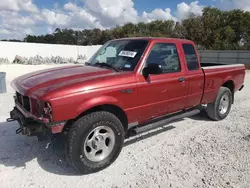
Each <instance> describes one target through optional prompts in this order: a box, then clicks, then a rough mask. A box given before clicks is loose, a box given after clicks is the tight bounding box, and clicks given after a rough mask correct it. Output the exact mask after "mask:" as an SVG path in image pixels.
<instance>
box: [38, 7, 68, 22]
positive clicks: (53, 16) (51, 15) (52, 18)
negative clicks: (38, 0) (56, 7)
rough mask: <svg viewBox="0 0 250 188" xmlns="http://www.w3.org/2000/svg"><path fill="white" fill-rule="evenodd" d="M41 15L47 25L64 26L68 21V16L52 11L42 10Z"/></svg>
mask: <svg viewBox="0 0 250 188" xmlns="http://www.w3.org/2000/svg"><path fill="white" fill-rule="evenodd" d="M41 15H42V17H43V18H44V20H45V21H46V22H47V23H48V24H49V25H56V26H66V25H68V24H69V21H70V16H69V15H67V14H64V13H60V12H55V11H53V10H48V9H43V10H42V12H41Z"/></svg>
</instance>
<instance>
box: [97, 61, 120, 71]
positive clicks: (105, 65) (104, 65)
mask: <svg viewBox="0 0 250 188" xmlns="http://www.w3.org/2000/svg"><path fill="white" fill-rule="evenodd" d="M94 65H99V66H103V67H108V68H111V69H113V70H115V71H116V72H120V71H119V70H118V69H117V68H115V67H113V66H112V65H110V64H108V63H95V64H94Z"/></svg>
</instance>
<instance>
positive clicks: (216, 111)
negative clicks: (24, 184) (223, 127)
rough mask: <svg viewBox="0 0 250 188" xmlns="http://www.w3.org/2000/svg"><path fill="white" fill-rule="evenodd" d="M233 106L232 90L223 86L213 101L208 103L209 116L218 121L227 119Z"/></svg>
mask: <svg viewBox="0 0 250 188" xmlns="http://www.w3.org/2000/svg"><path fill="white" fill-rule="evenodd" d="M231 106H232V92H231V91H230V89H228V88H226V87H221V88H220V90H219V93H218V95H217V97H216V99H215V101H214V102H213V103H210V104H208V105H207V114H208V116H209V117H210V118H211V119H213V120H216V121H219V120H223V119H225V118H226V117H227V116H228V114H229V112H230V110H231Z"/></svg>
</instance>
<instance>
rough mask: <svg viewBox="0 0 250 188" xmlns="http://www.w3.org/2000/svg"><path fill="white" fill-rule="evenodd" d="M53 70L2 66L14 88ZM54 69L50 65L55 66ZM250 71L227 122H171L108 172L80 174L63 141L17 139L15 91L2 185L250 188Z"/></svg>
mask: <svg viewBox="0 0 250 188" xmlns="http://www.w3.org/2000/svg"><path fill="white" fill-rule="evenodd" d="M45 67H49V66H48V65H47V66H25V65H8V66H7V65H0V70H1V71H6V72H7V83H8V84H9V82H10V80H12V79H13V78H14V77H15V76H17V75H20V74H23V73H25V72H29V71H34V70H37V69H41V68H45ZM50 67H51V66H50ZM249 83H250V71H248V72H247V77H246V82H245V86H246V87H245V88H244V89H243V90H242V91H241V92H238V93H237V94H236V97H235V104H234V106H233V108H232V111H231V113H230V115H229V116H228V118H227V119H225V120H224V121H221V122H213V121H210V120H209V119H208V118H207V116H206V114H200V115H198V116H195V117H192V118H186V119H184V120H182V121H178V122H175V123H171V124H169V125H166V127H164V128H159V129H157V130H155V131H152V132H150V133H147V134H143V135H141V136H140V137H136V138H132V139H130V140H127V141H126V143H125V147H124V148H123V150H122V152H121V154H120V156H119V158H118V159H117V160H116V161H115V163H114V164H113V165H111V166H110V167H109V168H107V169H105V170H103V171H101V172H98V173H96V174H91V175H79V174H77V173H76V172H75V170H74V169H72V168H71V167H70V166H69V165H68V164H67V162H66V161H65V159H64V155H63V147H62V145H63V141H62V140H60V139H53V140H52V143H51V144H49V145H48V144H47V142H44V141H43V142H38V141H37V139H36V138H34V137H32V138H28V137H24V136H21V135H16V134H15V130H16V129H17V128H18V125H17V123H15V122H13V123H6V122H5V119H6V118H7V117H8V112H9V110H11V108H12V106H13V100H12V95H13V92H14V91H13V90H12V89H11V88H10V87H9V86H8V92H7V93H5V94H0V184H1V188H7V187H11V188H13V187H18V188H19V187H61V188H63V187H92V188H94V187H111V188H115V187H121V188H124V187H139V188H146V187H148V188H153V187H164V188H166V187H184V188H189V187H237V188H238V187H249V185H250V116H249V115H250V97H249V93H250V84H249Z"/></svg>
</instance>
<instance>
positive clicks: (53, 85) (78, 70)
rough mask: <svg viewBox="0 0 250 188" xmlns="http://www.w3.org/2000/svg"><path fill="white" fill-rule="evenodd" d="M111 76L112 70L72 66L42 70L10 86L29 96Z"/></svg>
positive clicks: (14, 81) (29, 74)
mask: <svg viewBox="0 0 250 188" xmlns="http://www.w3.org/2000/svg"><path fill="white" fill-rule="evenodd" d="M109 74H113V71H112V70H108V69H103V68H99V67H93V66H83V65H73V66H62V67H57V68H51V69H44V70H40V71H36V72H32V73H28V74H25V75H22V76H20V77H17V78H16V79H14V80H13V81H12V83H11V86H12V87H13V88H14V89H15V90H16V91H18V92H19V93H21V94H22V95H26V96H29V95H31V93H32V92H34V91H36V90H39V89H42V90H43V91H45V90H46V91H51V90H54V89H57V88H59V87H62V86H66V85H69V84H74V83H79V82H80V81H83V80H89V79H94V78H95V77H97V76H98V77H99V78H100V77H101V76H102V75H103V76H104V75H105V76H107V75H109Z"/></svg>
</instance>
